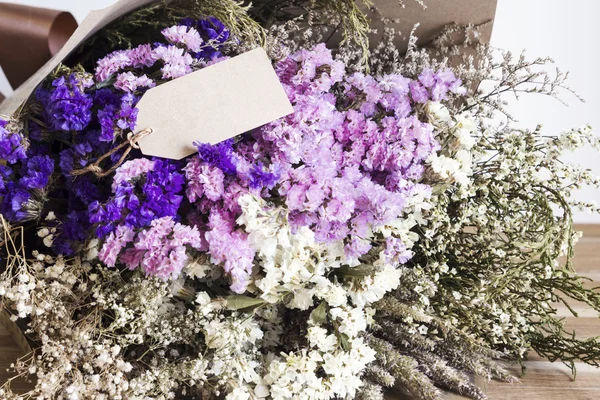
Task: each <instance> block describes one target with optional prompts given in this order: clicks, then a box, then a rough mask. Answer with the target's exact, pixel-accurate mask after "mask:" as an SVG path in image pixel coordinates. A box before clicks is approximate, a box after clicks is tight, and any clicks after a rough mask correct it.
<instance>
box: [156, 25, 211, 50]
mask: <svg viewBox="0 0 600 400" xmlns="http://www.w3.org/2000/svg"><path fill="white" fill-rule="evenodd" d="M161 33H162V34H163V36H164V37H165V39H167V41H168V42H169V43H171V44H173V45H182V46H185V47H186V48H187V49H188V50H189V51H192V52H194V53H195V52H198V51H200V48H201V47H202V44H203V40H202V38H201V37H200V34H199V33H198V31H197V30H196V28H193V27H190V26H186V25H174V26H171V27H169V28H165V29H163V30H162V31H161Z"/></svg>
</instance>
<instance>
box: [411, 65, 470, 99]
mask: <svg viewBox="0 0 600 400" xmlns="http://www.w3.org/2000/svg"><path fill="white" fill-rule="evenodd" d="M449 92H451V93H454V94H458V95H464V94H465V93H466V92H467V90H466V88H465V87H464V86H462V80H461V79H459V78H457V77H456V75H454V72H452V71H451V70H449V69H445V70H441V71H433V70H431V69H429V68H428V69H425V70H423V71H422V72H421V74H420V75H419V79H418V80H416V81H413V82H411V83H410V94H411V97H412V99H413V101H415V102H416V103H426V102H427V101H429V100H433V101H441V100H446V99H447V97H448V93H449Z"/></svg>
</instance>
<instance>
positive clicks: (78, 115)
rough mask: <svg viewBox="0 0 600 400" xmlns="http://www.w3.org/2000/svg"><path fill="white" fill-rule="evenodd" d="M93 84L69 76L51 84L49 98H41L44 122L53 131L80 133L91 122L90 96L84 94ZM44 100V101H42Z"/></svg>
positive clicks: (74, 76)
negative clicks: (45, 121)
mask: <svg viewBox="0 0 600 400" xmlns="http://www.w3.org/2000/svg"><path fill="white" fill-rule="evenodd" d="M91 84H93V82H91V83H90V80H89V78H80V77H78V76H77V74H71V75H70V76H69V78H68V79H67V78H65V77H61V78H57V79H55V80H54V81H53V82H52V86H53V89H51V90H50V93H49V96H47V97H45V98H44V97H42V98H40V100H41V101H42V103H43V105H44V108H45V113H46V120H47V122H48V126H49V128H50V129H52V130H54V131H82V130H83V129H84V128H85V127H87V126H88V124H89V123H90V122H91V120H92V106H93V101H92V96H91V95H90V94H88V93H86V92H85V89H86V88H88V87H89V86H90V85H91ZM44 100H45V101H44Z"/></svg>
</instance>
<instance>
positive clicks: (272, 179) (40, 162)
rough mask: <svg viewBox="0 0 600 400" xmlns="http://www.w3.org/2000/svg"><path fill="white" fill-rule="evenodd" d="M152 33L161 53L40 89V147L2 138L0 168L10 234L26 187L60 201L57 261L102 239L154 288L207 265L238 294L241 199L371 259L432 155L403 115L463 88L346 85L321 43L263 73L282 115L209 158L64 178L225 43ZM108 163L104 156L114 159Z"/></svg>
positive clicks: (11, 136) (186, 25)
mask: <svg viewBox="0 0 600 400" xmlns="http://www.w3.org/2000/svg"><path fill="white" fill-rule="evenodd" d="M162 34H163V36H164V38H165V41H164V42H162V43H153V44H143V45H140V46H137V47H135V48H132V49H129V50H119V51H115V52H113V53H111V54H108V55H107V56H106V57H104V58H102V59H100V60H98V63H97V68H96V70H95V71H94V74H93V75H91V74H86V73H73V74H71V75H69V76H62V77H59V78H57V79H55V80H54V81H53V82H52V83H51V85H49V86H47V87H42V88H41V89H40V90H39V91H38V93H37V99H38V101H39V102H40V103H41V105H42V106H43V109H44V110H45V111H44V115H43V118H42V121H39V124H36V123H33V124H32V125H33V127H32V128H31V129H30V130H31V132H38V134H37V136H36V135H34V134H32V133H30V137H29V140H30V141H32V142H34V143H32V144H31V145H29V143H28V141H27V140H26V139H25V138H24V137H23V135H21V134H20V133H19V132H9V131H8V130H7V129H5V128H6V124H5V123H3V125H1V126H0V152H1V153H2V154H0V157H2V158H4V159H6V160H7V161H8V162H9V165H8V166H6V167H2V168H1V169H0V172H1V174H0V175H1V176H0V178H1V179H2V181H1V182H0V188H1V190H2V193H1V194H2V196H3V203H2V213H3V214H4V215H6V216H7V217H8V218H9V219H10V220H11V221H14V222H19V221H22V220H23V219H24V218H25V216H24V215H23V212H22V210H21V207H22V204H24V203H26V202H27V200H28V199H29V197H30V196H31V192H32V191H33V190H40V189H45V191H46V192H47V193H48V194H49V195H50V196H52V197H60V198H63V199H64V206H63V207H61V208H59V209H56V206H54V205H53V215H56V219H53V220H52V222H51V223H50V224H52V227H53V228H54V229H53V232H54V234H53V237H52V245H53V248H54V250H55V251H56V252H57V253H59V254H67V255H68V254H73V253H75V252H77V251H78V250H79V249H81V248H83V246H86V245H87V243H88V242H89V241H90V240H91V239H92V238H98V239H99V240H100V245H99V258H100V260H101V261H102V262H104V263H105V264H106V265H107V266H109V267H115V266H119V265H122V266H125V267H127V268H130V269H135V268H141V269H143V271H144V272H145V273H146V274H148V275H153V276H159V277H161V278H164V279H167V278H175V277H177V276H178V275H179V274H180V273H181V271H182V270H183V268H184V266H185V265H186V264H187V263H188V262H189V261H190V260H191V258H192V257H196V256H197V255H199V254H205V255H206V256H208V257H209V258H210V260H211V262H212V263H213V264H216V265H220V266H222V268H223V272H224V274H225V275H226V276H228V277H229V279H230V285H231V289H232V290H233V291H234V292H237V293H243V292H245V291H246V289H247V287H248V284H249V282H250V277H251V275H252V273H253V267H254V260H255V256H256V254H255V251H254V250H253V248H252V246H251V245H250V243H249V241H248V234H247V233H246V231H245V230H244V228H243V226H240V225H239V224H238V222H237V221H238V219H239V218H240V216H241V215H242V208H241V206H240V204H239V199H240V197H241V196H243V195H246V194H251V195H253V196H256V197H260V198H262V199H264V200H266V201H270V202H275V203H279V204H283V205H284V206H285V207H286V209H287V210H288V219H289V222H290V225H291V227H292V229H294V230H298V229H301V228H308V229H310V230H311V231H312V232H313V233H314V237H315V240H316V241H317V242H319V243H324V244H328V243H333V242H341V243H343V253H344V256H345V257H346V259H348V260H355V261H356V260H359V259H360V258H361V257H363V256H365V255H366V254H368V253H369V251H370V250H371V249H372V247H373V242H372V241H371V240H370V239H368V237H369V235H370V233H371V232H373V231H374V230H377V229H380V228H382V227H384V226H386V225H389V224H392V223H393V222H394V220H396V219H397V218H399V217H400V216H401V215H402V213H403V210H404V208H405V207H406V205H407V199H409V198H410V197H412V196H415V195H417V194H421V195H423V196H424V197H427V196H428V195H429V193H430V191H431V189H430V188H429V187H428V186H426V185H424V184H421V183H419V181H420V180H421V178H422V176H423V173H424V164H425V161H426V160H427V159H428V157H430V156H431V155H432V154H435V153H436V152H437V151H438V150H439V149H440V145H439V143H438V142H437V141H436V139H435V135H434V129H433V126H432V125H431V124H429V123H427V122H422V121H421V120H419V118H417V116H416V115H415V112H414V109H415V107H417V106H418V105H420V104H423V103H426V102H428V101H429V100H434V101H440V100H444V99H446V97H447V96H448V95H449V94H462V93H464V88H463V87H462V86H461V81H460V80H459V79H457V78H456V77H455V76H454V74H453V73H452V72H450V71H437V72H435V71H431V70H426V71H423V73H422V74H421V75H420V76H419V79H418V80H410V79H408V78H405V77H403V76H401V75H386V76H382V77H378V78H375V77H372V76H369V75H364V74H362V73H352V74H349V73H347V71H346V67H345V65H344V64H343V63H342V62H340V61H336V60H334V59H333V57H332V54H331V52H330V50H328V49H327V48H326V47H325V45H318V46H316V47H315V48H313V49H311V50H301V51H299V52H297V53H295V54H293V55H291V56H289V57H287V58H286V59H285V60H283V61H281V62H279V63H278V64H277V65H276V67H275V68H276V72H277V75H278V76H279V78H280V80H281V83H282V84H283V86H284V88H285V91H286V93H287V95H288V97H289V99H290V101H291V102H292V104H293V106H294V113H293V114H291V115H290V116H288V117H286V118H283V119H280V120H277V121H274V122H272V123H270V124H267V125H265V126H263V127H261V128H259V129H256V130H254V131H252V132H248V133H246V134H244V135H241V136H240V137H237V138H235V139H231V140H228V141H225V142H222V143H219V144H216V145H209V144H204V143H200V142H199V143H196V146H197V148H198V153H197V154H196V155H194V156H192V157H189V158H187V159H185V160H182V161H170V160H164V159H148V158H145V157H143V156H142V155H141V153H139V152H135V151H134V152H132V153H131V154H132V156H131V157H130V160H129V161H127V162H125V163H124V164H123V165H121V166H120V167H119V168H118V169H117V170H116V172H115V173H114V174H113V175H112V176H111V178H110V179H108V180H106V179H99V178H97V177H95V176H94V175H93V174H90V173H88V174H85V175H81V176H75V175H73V171H74V170H75V169H78V168H84V167H86V166H88V165H89V164H90V163H93V162H94V161H96V160H97V159H98V157H100V156H101V155H102V154H104V153H106V152H109V151H111V150H112V149H114V148H115V147H116V146H117V145H118V144H119V143H120V141H122V140H123V139H124V137H125V135H126V133H128V132H130V131H134V130H135V122H136V115H137V110H136V108H135V105H136V103H137V101H138V100H139V98H140V96H141V94H143V92H144V91H145V90H147V89H149V88H152V87H154V86H156V85H159V84H161V83H163V82H165V81H168V80H171V79H176V78H178V77H181V76H183V75H186V74H188V73H190V72H192V71H194V70H196V69H199V68H203V67H206V66H208V65H210V64H212V63H214V62H217V61H219V60H220V59H221V58H223V55H222V53H221V51H222V46H223V45H224V44H225V43H226V42H227V40H229V32H228V31H227V29H226V28H225V27H224V26H223V24H222V23H221V22H220V21H218V20H216V19H214V18H209V19H206V20H201V21H193V20H185V21H183V22H182V23H181V24H179V25H176V26H173V27H170V28H167V29H164V30H163V31H162ZM42 133H44V134H42ZM48 134H50V137H51V139H48V136H49V135H48ZM65 143H68V145H65ZM56 148H59V149H60V151H58V153H56V152H50V149H56ZM52 154H58V156H57V157H55V156H53V155H52ZM120 156H121V152H120V151H115V152H113V153H112V155H111V157H110V162H112V163H114V162H116V161H117V160H118V159H119V158H120ZM51 180H52V181H53V182H54V184H53V185H50V187H47V186H49V182H50V181H51ZM38 208H39V209H40V210H42V209H43V205H42V206H40V207H38ZM42 214H43V212H42V211H40V215H39V216H38V218H42V217H44V215H42ZM384 250H385V251H384V254H385V257H387V258H388V259H389V260H390V261H391V260H394V261H396V262H400V263H403V262H405V261H407V260H408V259H409V258H410V256H411V253H410V251H408V250H407V248H406V246H404V245H403V243H402V241H401V240H400V239H398V238H394V237H388V238H386V240H385V244H384Z"/></svg>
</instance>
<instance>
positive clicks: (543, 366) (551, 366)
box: [0, 225, 600, 400]
mask: <svg viewBox="0 0 600 400" xmlns="http://www.w3.org/2000/svg"><path fill="white" fill-rule="evenodd" d="M577 228H578V229H579V230H582V231H583V232H584V237H583V238H582V239H581V240H580V242H579V244H578V245H577V247H576V248H575V253H576V256H575V268H576V269H577V271H578V272H579V273H580V274H582V275H585V276H587V277H589V278H591V279H593V280H594V281H595V282H596V285H594V286H600V225H580V226H578V227H577ZM558 309H559V313H560V316H563V317H565V318H566V320H567V327H569V328H572V329H575V330H576V331H577V333H578V335H580V336H581V337H593V336H600V319H599V318H598V316H597V315H595V314H594V312H592V311H591V310H589V309H588V308H586V307H585V306H582V305H576V306H575V307H574V309H575V310H576V311H577V312H578V313H579V318H575V317H573V316H571V314H570V313H569V311H568V310H567V309H566V307H559V308H558ZM20 354H21V351H20V350H19V347H18V346H17V345H16V343H15V342H14V341H13V340H12V339H11V336H10V335H9V334H8V332H7V331H6V330H5V329H4V328H3V327H2V326H1V325H0V382H5V381H6V379H7V378H8V377H10V376H11V375H10V373H8V372H7V368H9V366H10V364H11V363H12V362H13V361H14V360H15V359H16V358H17V357H18V356H19V355H20ZM526 365H527V374H526V375H525V376H523V377H521V378H520V381H519V382H518V383H515V384H506V383H500V382H489V383H484V385H485V388H486V392H487V394H488V395H489V398H490V400H500V399H502V400H523V399H525V400H600V370H599V369H596V368H593V367H590V366H587V365H585V364H582V363H577V379H576V380H575V381H573V380H572V377H571V373H570V370H569V369H568V368H567V367H565V366H564V365H562V364H561V363H550V362H548V361H546V360H544V359H542V358H540V357H538V356H537V355H532V356H531V357H530V359H529V361H527V362H526ZM513 370H514V372H515V373H516V374H518V373H519V372H520V369H519V368H518V367H516V368H514V369H513ZM24 385H25V384H24V383H23V382H19V383H18V384H17V385H15V386H17V387H21V388H22V387H24ZM390 399H395V400H400V399H408V397H403V396H396V395H395V396H390ZM448 399H449V400H450V399H452V400H457V399H463V397H460V396H455V395H448Z"/></svg>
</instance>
